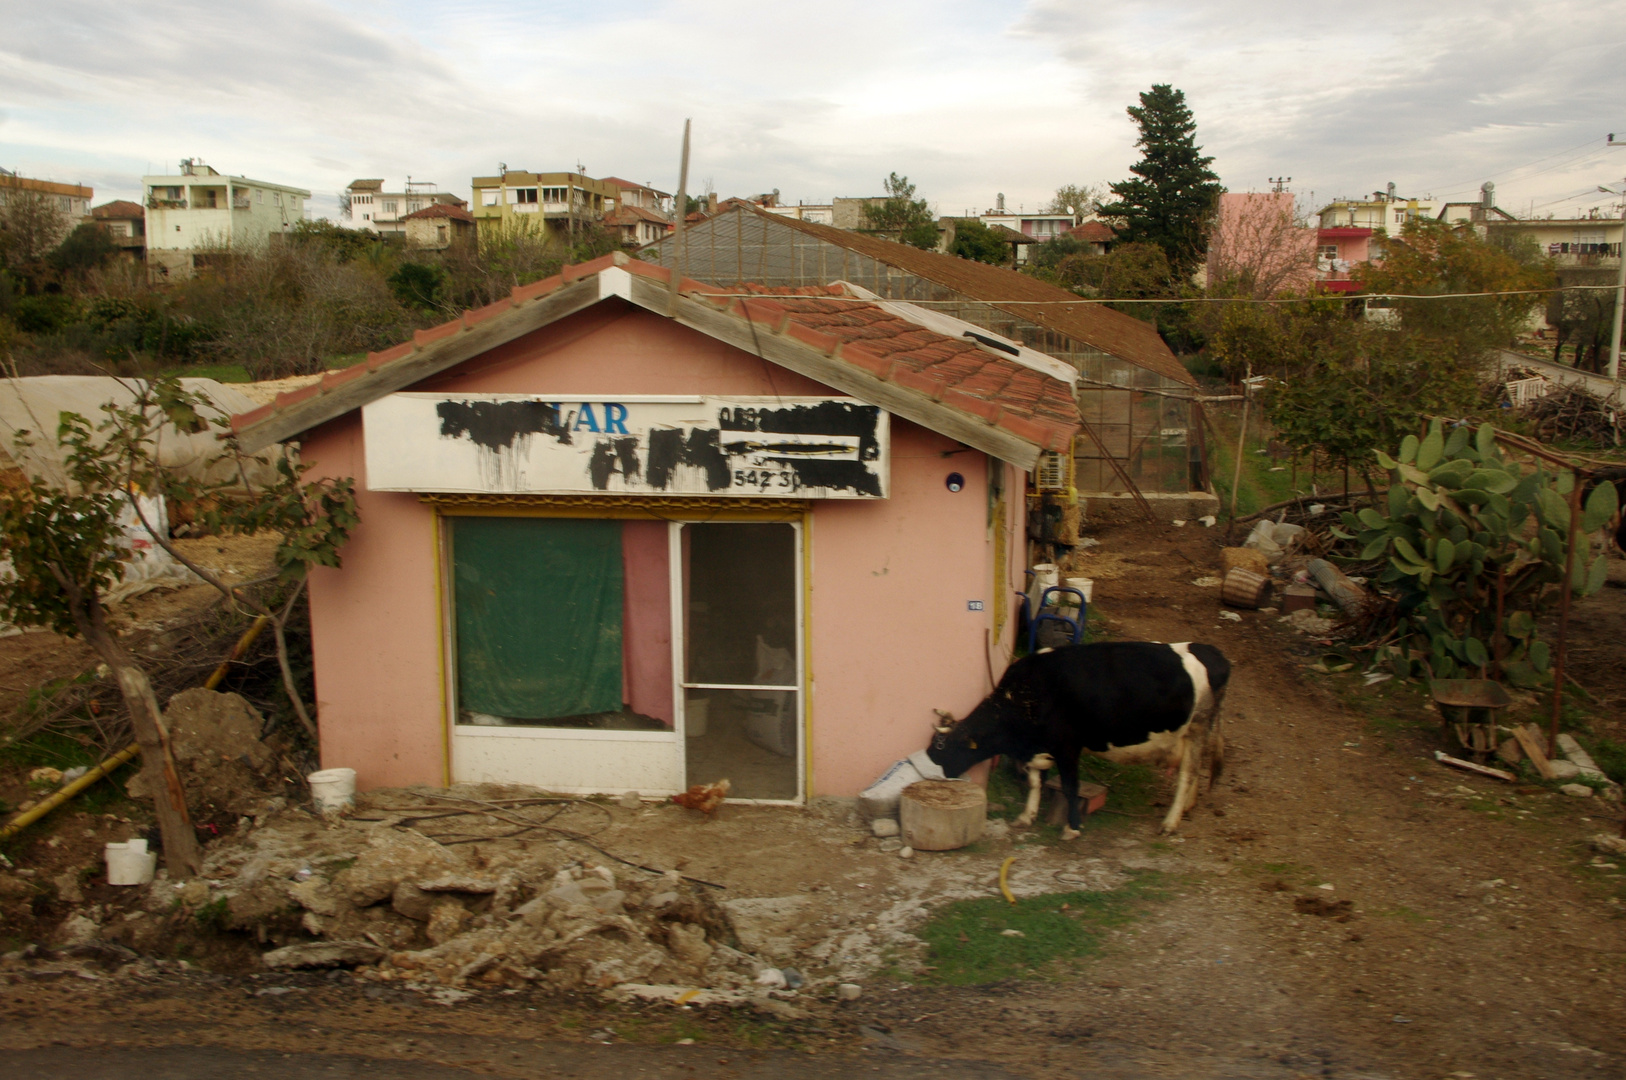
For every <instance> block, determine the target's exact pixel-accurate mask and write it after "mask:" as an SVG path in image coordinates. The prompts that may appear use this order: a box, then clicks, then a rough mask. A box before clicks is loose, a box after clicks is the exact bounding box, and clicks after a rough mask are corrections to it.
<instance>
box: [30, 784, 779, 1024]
mask: <svg viewBox="0 0 1626 1080" xmlns="http://www.w3.org/2000/svg"><path fill="white" fill-rule="evenodd" d="M442 806H443V804H429V805H426V806H425V807H424V808H423V812H425V813H431V814H433V813H438V812H440V811H441V809H442ZM409 812H416V811H413V810H408V811H403V810H402V809H401V808H400V807H398V806H392V807H390V808H388V809H387V810H386V811H385V814H384V815H383V816H385V819H386V820H388V819H389V817H391V816H393V817H394V821H393V822H392V823H391V824H389V825H385V824H382V823H381V822H380V821H378V820H376V819H374V820H366V818H368V817H373V815H375V814H377V813H378V812H377V811H371V812H369V811H368V810H367V809H365V805H364V807H363V809H361V810H358V817H356V818H346V819H340V820H335V821H332V822H327V823H318V822H317V821H316V819H314V818H313V817H312V816H311V815H310V814H309V813H308V812H307V811H305V810H303V809H301V808H298V807H292V808H289V807H283V808H281V809H275V808H271V807H268V806H261V807H259V808H257V810H256V811H255V812H253V813H251V814H249V815H245V816H248V817H250V818H251V819H258V820H261V821H263V824H262V825H261V826H259V827H255V826H253V825H252V824H250V823H245V824H244V825H243V826H242V827H241V828H240V830H239V831H238V832H237V833H236V834H234V835H232V836H230V837H228V838H225V839H223V840H222V841H220V842H217V843H215V844H212V845H210V847H209V848H208V850H207V852H206V855H205V861H204V866H203V872H202V875H201V876H200V877H199V878H196V879H193V880H192V881H190V882H187V883H185V885H184V886H177V885H176V884H175V883H173V882H169V881H165V880H162V879H158V880H155V881H153V882H152V884H151V885H150V886H148V887H147V888H146V889H145V890H144V892H143V897H142V899H143V905H144V906H145V907H146V909H147V914H146V915H145V916H143V917H140V918H129V917H126V918H123V919H111V920H109V921H108V922H107V923H106V924H98V922H96V921H94V920H93V919H90V918H86V917H85V915H83V914H81V915H76V916H73V917H70V918H69V919H68V921H67V922H66V923H64V924H63V926H62V928H61V931H60V938H59V943H60V944H63V945H70V944H83V943H86V942H93V941H100V942H107V943H109V945H110V946H113V945H117V946H124V947H129V948H132V949H136V950H138V951H149V950H153V949H155V948H159V947H162V940H163V937H164V935H165V934H166V933H167V932H168V931H167V930H166V927H167V926H169V924H170V923H171V922H172V921H173V919H174V918H193V917H199V913H202V912H204V911H206V910H207V911H208V912H209V914H208V915H207V918H208V919H209V920H210V921H211V922H214V923H215V924H216V925H219V926H220V927H221V928H222V929H224V930H228V931H237V932H240V933H243V934H246V935H249V936H250V938H251V939H252V940H254V941H256V942H257V943H258V944H259V945H260V946H261V948H262V949H265V950H267V951H265V952H264V953H263V954H262V956H261V961H262V963H263V964H264V965H265V966H266V967H267V968H268V969H271V970H287V969H295V968H351V969H354V973H355V977H356V978H358V979H361V980H363V981H372V982H382V983H394V984H397V985H404V986H409V987H416V988H419V989H425V990H427V989H430V988H438V989H443V990H449V991H452V992H457V993H462V992H463V991H464V990H466V989H503V988H520V987H524V986H527V985H534V986H539V987H543V988H546V989H550V990H569V991H588V990H598V991H605V990H609V989H612V988H615V987H618V986H623V985H629V984H632V985H640V986H657V987H660V986H672V987H679V988H688V989H690V990H704V991H707V992H716V993H728V994H734V995H739V996H738V997H737V1000H740V1001H749V1002H750V1003H751V1004H753V1005H755V1006H756V1007H759V1008H763V1009H767V1010H768V1011H770V1012H772V1013H774V1014H775V1015H780V1013H781V1012H782V1010H785V1009H789V1008H790V1007H789V1006H786V1005H785V1004H784V1003H783V1002H762V1001H758V999H757V997H758V995H760V994H761V993H762V992H763V991H762V990H761V989H760V988H757V987H755V981H756V979H757V977H758V975H759V974H760V973H761V972H763V971H766V970H770V969H771V970H774V971H776V972H779V974H780V978H781V980H787V981H782V982H781V984H780V988H779V989H777V990H776V992H780V993H783V992H788V990H787V989H786V987H789V983H790V982H797V981H799V980H800V979H801V976H800V975H797V976H796V977H795V979H794V980H790V979H789V978H788V977H787V976H786V975H785V974H784V972H783V971H782V970H781V969H782V966H783V964H784V963H785V962H787V961H790V960H793V959H795V958H797V957H798V956H799V955H800V953H801V951H802V949H803V948H804V947H805V946H806V944H807V942H805V941H803V940H802V937H803V935H805V934H806V933H808V932H809V927H808V925H807V924H808V923H809V922H810V918H809V914H808V904H809V900H808V898H807V897H802V896H790V897H772V898H766V899H742V900H730V901H727V902H726V903H720V902H719V900H718V899H717V898H716V896H715V894H714V893H713V891H712V890H710V889H708V888H706V887H704V886H702V885H700V884H698V883H695V882H692V881H689V880H687V879H685V878H683V877H682V876H681V875H679V874H678V873H676V872H675V871H669V872H667V873H665V874H658V873H651V872H648V871H644V870H640V869H635V868H632V867H625V866H620V865H617V864H615V863H613V862H611V861H609V860H607V859H605V860H599V859H596V858H595V857H594V856H593V855H592V853H591V849H588V848H584V847H581V846H579V845H574V844H562V843H551V842H539V843H527V844H523V845H514V846H512V847H510V846H495V845H489V844H479V845H473V844H470V845H460V844H455V843H452V844H446V845H442V844H441V843H438V842H436V841H435V840H433V839H430V838H429V837H428V836H426V835H423V834H421V833H418V832H415V831H414V830H413V829H412V828H410V827H406V826H407V825H408V824H409V823H410V821H411V819H410V818H408V817H407V816H406V813H409ZM64 891H65V890H64ZM153 916H157V917H153ZM791 988H792V989H793V987H791ZM680 992H681V991H680ZM730 1000H736V998H730ZM792 1011H794V1010H792ZM787 1015H788V1014H787Z"/></svg>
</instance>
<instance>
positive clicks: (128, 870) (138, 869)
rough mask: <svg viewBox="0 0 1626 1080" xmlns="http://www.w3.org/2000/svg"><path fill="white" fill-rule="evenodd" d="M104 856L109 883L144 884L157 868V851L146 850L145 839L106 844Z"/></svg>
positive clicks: (149, 879)
mask: <svg viewBox="0 0 1626 1080" xmlns="http://www.w3.org/2000/svg"><path fill="white" fill-rule="evenodd" d="M105 857H106V859H107V883H108V884H109V885H145V884H147V882H149V881H151V880H152V875H153V872H154V871H155V870H157V869H158V853H157V852H156V851H148V850H147V841H145V840H139V839H138V840H130V841H127V842H126V843H123V844H108V845H107V848H106V852H105Z"/></svg>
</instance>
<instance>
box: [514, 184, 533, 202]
mask: <svg viewBox="0 0 1626 1080" xmlns="http://www.w3.org/2000/svg"><path fill="white" fill-rule="evenodd" d="M514 201H515V202H517V203H535V202H536V189H535V188H534V187H522V188H515V189H514Z"/></svg>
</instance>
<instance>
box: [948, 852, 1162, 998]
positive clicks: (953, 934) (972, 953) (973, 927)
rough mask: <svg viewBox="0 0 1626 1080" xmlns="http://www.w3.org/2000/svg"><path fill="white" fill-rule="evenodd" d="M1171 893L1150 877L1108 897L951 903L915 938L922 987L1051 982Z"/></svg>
mask: <svg viewBox="0 0 1626 1080" xmlns="http://www.w3.org/2000/svg"><path fill="white" fill-rule="evenodd" d="M1170 895H1171V893H1170V891H1169V890H1168V888H1167V885H1166V881H1165V879H1164V877H1163V876H1162V875H1160V874H1156V873H1149V872H1148V873H1141V874H1137V875H1136V876H1135V877H1134V878H1133V879H1132V880H1131V881H1130V882H1129V884H1127V885H1125V886H1124V887H1123V888H1122V889H1118V890H1115V891H1113V892H1068V893H1053V894H1050V895H1046V896H1036V897H1024V898H1022V899H1020V900H1018V901H1017V902H1016V903H1015V904H1011V903H1007V902H1006V901H1005V900H1004V899H1003V898H1001V897H983V898H980V899H977V900H956V901H954V902H953V903H950V904H946V905H944V906H943V907H942V908H941V909H939V910H938V911H936V912H934V913H933V914H932V916H931V918H929V919H928V920H927V921H926V924H925V926H923V927H921V929H920V930H919V931H917V932H916V936H917V937H919V938H920V939H921V940H922V941H924V942H925V943H926V963H927V968H926V971H925V973H924V975H923V981H926V982H932V983H940V984H944V985H948V986H973V985H979V984H983V983H992V982H999V981H1001V980H1003V979H1031V978H1045V977H1054V976H1056V975H1059V974H1062V973H1063V972H1064V971H1065V970H1066V969H1068V968H1070V967H1072V966H1073V965H1075V964H1076V963H1077V962H1078V961H1080V960H1083V959H1086V958H1087V957H1090V956H1094V955H1096V954H1097V953H1099V952H1100V951H1101V948H1102V941H1103V939H1104V938H1105V936H1106V932H1107V931H1108V930H1111V929H1113V928H1115V927H1119V926H1123V925H1126V924H1128V923H1130V922H1133V921H1134V920H1135V919H1136V918H1137V917H1138V916H1139V915H1140V914H1141V912H1142V911H1144V910H1145V908H1146V906H1147V905H1148V904H1149V903H1152V902H1154V901H1163V900H1167V899H1168V898H1169V896H1170ZM1006 930H1015V931H1017V932H1018V934H1019V935H1020V936H1018V935H1016V934H1012V935H1007V934H1006V933H1004V931H1006Z"/></svg>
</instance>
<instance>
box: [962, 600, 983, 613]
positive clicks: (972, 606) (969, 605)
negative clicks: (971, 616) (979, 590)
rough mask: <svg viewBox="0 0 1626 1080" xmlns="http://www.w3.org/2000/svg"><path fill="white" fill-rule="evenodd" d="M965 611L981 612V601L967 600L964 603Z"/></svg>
mask: <svg viewBox="0 0 1626 1080" xmlns="http://www.w3.org/2000/svg"><path fill="white" fill-rule="evenodd" d="M965 609H966V610H967V611H981V610H982V601H981V600H967V601H966V602H965Z"/></svg>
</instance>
